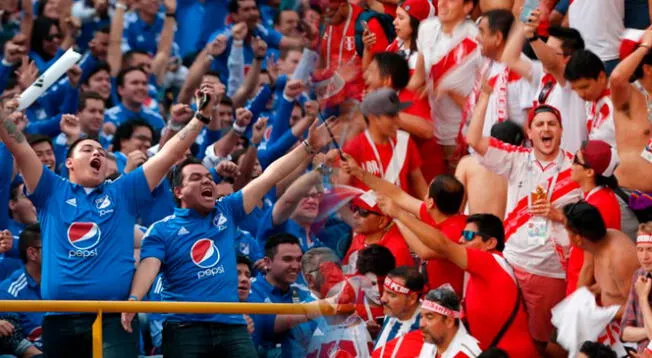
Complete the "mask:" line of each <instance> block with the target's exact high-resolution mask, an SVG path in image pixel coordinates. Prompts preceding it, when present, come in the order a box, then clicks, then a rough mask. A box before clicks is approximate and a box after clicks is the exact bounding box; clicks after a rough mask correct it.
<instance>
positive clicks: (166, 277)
mask: <svg viewBox="0 0 652 358" xmlns="http://www.w3.org/2000/svg"><path fill="white" fill-rule="evenodd" d="M245 215H246V214H245V211H244V207H243V200H242V193H241V192H236V193H234V194H232V195H229V196H225V197H223V198H221V199H220V200H219V201H217V202H216V204H215V209H214V210H213V211H212V212H211V213H210V214H209V215H206V216H202V215H200V214H199V213H198V212H196V211H194V210H192V209H181V208H176V209H175V210H174V215H170V216H168V217H166V218H165V219H163V220H161V221H158V222H156V223H155V224H154V225H152V226H151V227H150V228H149V230H147V233H146V234H145V237H144V238H143V243H142V250H141V258H142V259H146V258H148V257H153V258H156V259H158V260H160V261H161V264H162V265H161V272H162V273H163V287H165V289H164V290H163V293H162V299H163V300H164V301H202V302H238V301H239V300H238V272H237V265H236V255H235V250H234V249H233V248H234V246H235V242H234V237H235V236H236V233H237V230H238V228H237V222H238V221H240V220H241V219H242V218H243V217H244V216H245ZM167 320H168V321H177V322H192V321H203V322H219V323H226V324H245V321H244V318H243V317H242V315H240V314H230V315H226V314H223V315H219V314H214V315H201V314H170V315H168V316H167Z"/></svg>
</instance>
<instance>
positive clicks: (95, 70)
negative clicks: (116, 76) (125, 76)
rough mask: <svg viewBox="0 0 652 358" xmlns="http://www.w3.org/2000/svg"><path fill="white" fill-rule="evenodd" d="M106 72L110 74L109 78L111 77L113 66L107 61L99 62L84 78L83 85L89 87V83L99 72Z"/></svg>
mask: <svg viewBox="0 0 652 358" xmlns="http://www.w3.org/2000/svg"><path fill="white" fill-rule="evenodd" d="M102 71H106V72H108V73H109V76H111V66H110V65H109V63H108V62H106V61H99V62H97V63H96V64H95V66H93V68H92V69H91V70H90V72H88V74H87V75H85V76H84V78H83V80H82V83H83V84H85V85H88V82H89V81H90V79H91V77H93V76H95V75H96V74H97V73H98V72H102Z"/></svg>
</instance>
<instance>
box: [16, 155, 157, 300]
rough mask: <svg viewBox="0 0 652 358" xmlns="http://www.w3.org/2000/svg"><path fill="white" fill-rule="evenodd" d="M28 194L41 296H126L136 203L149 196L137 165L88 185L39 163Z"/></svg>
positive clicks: (131, 263)
mask: <svg viewBox="0 0 652 358" xmlns="http://www.w3.org/2000/svg"><path fill="white" fill-rule="evenodd" d="M28 197H29V199H30V200H31V201H32V203H34V205H35V206H36V208H37V209H38V217H39V222H40V223H41V239H42V242H43V263H42V277H41V295H42V297H43V299H44V300H126V299H127V297H128V296H129V288H130V285H131V280H132V278H133V274H134V270H135V267H134V225H135V224H136V216H137V214H138V210H137V209H138V206H139V205H148V203H149V202H150V201H151V199H152V196H151V191H150V188H149V185H148V184H147V179H146V178H145V174H144V173H143V169H142V167H140V168H138V169H136V170H134V171H133V172H131V173H129V174H128V175H123V176H121V177H120V178H118V179H117V180H115V181H106V182H104V183H102V184H101V185H99V186H98V187H96V188H93V189H88V188H84V187H82V186H80V185H77V184H73V183H71V182H69V181H68V180H65V179H63V178H61V177H60V176H58V175H56V174H54V173H53V172H52V171H50V170H49V169H47V168H46V167H43V174H42V175H41V178H40V180H39V182H38V185H37V186H36V189H35V190H34V192H33V193H32V194H30V195H29V196H28Z"/></svg>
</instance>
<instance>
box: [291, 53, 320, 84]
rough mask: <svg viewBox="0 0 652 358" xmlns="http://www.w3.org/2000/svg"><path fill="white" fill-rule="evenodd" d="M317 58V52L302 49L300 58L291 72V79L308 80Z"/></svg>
mask: <svg viewBox="0 0 652 358" xmlns="http://www.w3.org/2000/svg"><path fill="white" fill-rule="evenodd" d="M318 59H319V56H318V55H317V52H315V51H312V50H309V49H307V48H305V49H303V55H302V56H301V60H300V61H299V64H298V65H297V68H296V69H295V70H294V73H293V74H292V79H295V80H301V81H303V82H308V80H309V79H310V74H311V73H312V72H313V71H314V70H315V66H316V65H317V60H318Z"/></svg>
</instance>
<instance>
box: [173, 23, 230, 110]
mask: <svg viewBox="0 0 652 358" xmlns="http://www.w3.org/2000/svg"><path fill="white" fill-rule="evenodd" d="M226 45H227V38H226V36H224V35H220V36H217V37H216V38H215V40H213V41H212V42H210V43H209V44H207V45H206V48H204V50H202V52H200V53H199V55H197V58H196V59H195V61H194V62H193V63H192V66H190V68H189V69H188V76H186V81H185V82H184V83H183V87H181V90H180V91H179V97H178V100H177V102H179V103H185V104H189V103H190V101H191V100H192V95H193V92H194V91H195V89H196V88H198V87H199V85H200V84H201V80H202V77H203V76H204V74H205V73H206V72H207V71H208V70H209V69H210V67H211V63H213V60H214V59H215V57H217V56H219V55H221V54H222V53H223V52H224V51H225V50H226Z"/></svg>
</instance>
